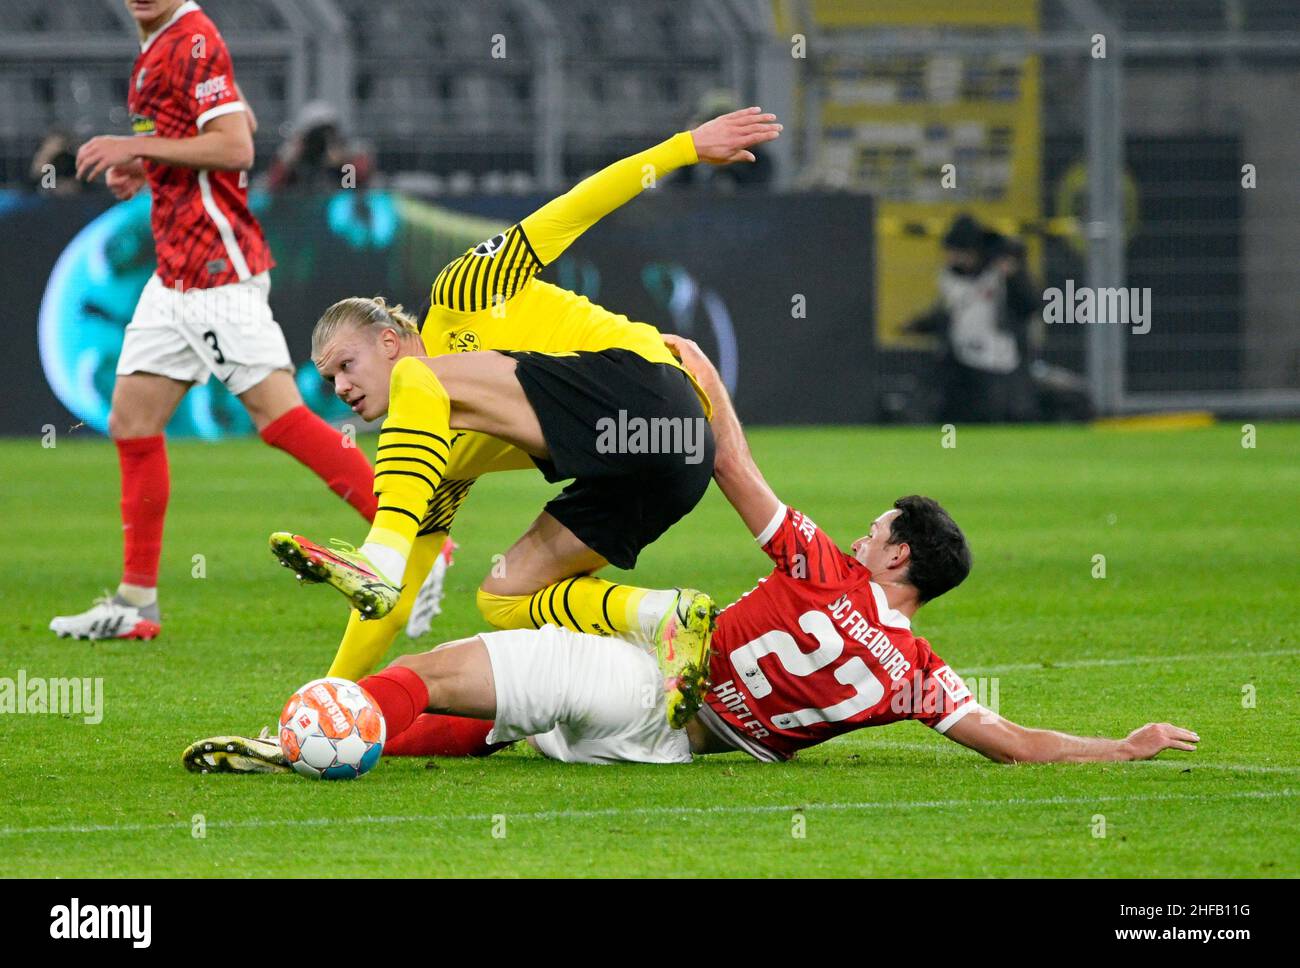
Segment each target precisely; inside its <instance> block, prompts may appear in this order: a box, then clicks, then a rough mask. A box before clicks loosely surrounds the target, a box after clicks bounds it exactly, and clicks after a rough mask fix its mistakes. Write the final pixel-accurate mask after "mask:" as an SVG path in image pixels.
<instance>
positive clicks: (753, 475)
mask: <svg viewBox="0 0 1300 968" xmlns="http://www.w3.org/2000/svg"><path fill="white" fill-rule="evenodd" d="M663 340H664V343H666V344H667V346H668V348H669V349H670V350H671V351H672V353H673V355H674V356H676V357H677V358H678V359H679V360H681V361H682V365H683V366H685V367H686V369H688V370H690V371H691V374H692V375H693V376H694V377H695V379H696V380H697V381H699V384H700V387H701V388H702V389H703V390H704V392H705V393H706V394H708V396H709V401H710V402H711V403H712V404H713V419H712V421H711V423H712V425H713V438H714V441H715V442H716V451H715V456H714V459H713V479H714V480H715V481H717V482H718V488H719V489H720V490H721V491H722V493H723V494H724V495H725V496H726V498H727V500H728V501H730V502H731V506H732V507H734V508H735V509H736V513H737V514H739V515H740V517H741V519H742V520H743V521H744V522H745V524H746V526H747V527H748V528H749V532H750V534H752V535H754V536H755V537H757V536H758V535H760V534H762V533H763V531H764V530H765V529H766V528H767V526H768V525H769V524H771V523H772V517H773V515H775V514H776V512H777V511H778V510H779V509H780V507H781V501H780V499H779V498H778V497H777V496H776V493H775V492H774V491H773V490H772V488H771V487H770V486H769V485H768V483H767V481H766V479H764V477H763V473H762V471H760V470H759V469H758V465H757V464H756V463H754V455H753V454H751V453H750V452H749V442H748V441H747V440H745V431H744V430H743V429H742V428H741V426H740V418H738V417H737V416H736V408H735V407H733V406H732V405H731V396H730V394H728V393H727V387H726V385H725V384H724V383H723V382H722V377H721V375H719V373H718V370H717V368H716V367H715V366H714V365H713V363H712V362H711V361H710V360H709V358H708V357H707V356H705V355H704V351H703V350H701V349H700V348H699V346H697V345H696V344H695V342H694V340H689V339H684V338H683V337H681V336H673V335H665V336H664V338H663Z"/></svg>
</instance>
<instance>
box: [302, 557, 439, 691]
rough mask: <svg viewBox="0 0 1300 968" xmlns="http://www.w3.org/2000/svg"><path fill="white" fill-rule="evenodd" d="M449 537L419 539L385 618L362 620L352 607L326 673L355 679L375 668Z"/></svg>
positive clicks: (401, 625)
mask: <svg viewBox="0 0 1300 968" xmlns="http://www.w3.org/2000/svg"><path fill="white" fill-rule="evenodd" d="M446 538H447V535H446V534H443V533H441V532H440V533H438V534H430V535H425V536H424V537H423V538H418V539H416V542H415V544H414V545H413V546H412V547H411V554H410V557H409V558H408V559H407V562H406V574H405V575H404V576H403V581H402V594H401V596H400V597H399V598H398V599H397V604H396V605H395V606H393V610H392V611H391V612H389V613H388V614H387V615H385V616H384V617H383V618H377V619H370V620H369V621H365V622H363V621H361V615H360V613H359V612H357V610H356V609H353V610H352V614H351V615H350V616H348V627H347V631H345V632H344V633H343V641H342V642H340V643H339V650H338V653H337V654H336V655H335V656H334V661H333V663H331V665H330V671H329V672H328V673H326V675H331V676H338V677H340V678H342V679H351V680H352V681H353V682H356V681H357V680H358V679H361V678H363V677H364V676H368V675H369V674H370V673H371V672H373V671H374V668H375V666H377V665H378V664H379V662H380V660H381V659H383V657H384V655H385V653H387V652H388V650H389V648H390V647H391V646H392V644H393V639H395V638H396V637H397V633H398V632H400V631H401V630H402V627H403V626H404V625H405V624H406V620H407V618H408V617H409V616H410V614H411V606H412V605H413V604H414V603H415V596H416V595H417V594H419V591H420V586H421V585H423V584H424V579H425V578H427V577H428V576H429V569H431V568H432V567H433V563H434V561H436V560H437V558H438V553H439V552H440V551H442V543H443V542H444V541H445V540H446Z"/></svg>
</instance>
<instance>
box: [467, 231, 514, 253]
mask: <svg viewBox="0 0 1300 968" xmlns="http://www.w3.org/2000/svg"><path fill="white" fill-rule="evenodd" d="M505 244H506V234H505V233H504V232H502V233H500V234H499V235H494V236H492V238H490V239H488V240H487V241H485V242H480V243H479V244H478V245H476V246H474V254H475V255H485V256H487V257H488V258H492V257H493V256H495V255H496V254H497V253H498V252H500V251H501V246H503V245H505Z"/></svg>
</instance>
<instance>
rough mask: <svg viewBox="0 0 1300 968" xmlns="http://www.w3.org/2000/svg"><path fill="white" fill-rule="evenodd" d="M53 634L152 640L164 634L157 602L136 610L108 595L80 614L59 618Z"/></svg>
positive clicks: (62, 636) (64, 636) (52, 624)
mask: <svg viewBox="0 0 1300 968" xmlns="http://www.w3.org/2000/svg"><path fill="white" fill-rule="evenodd" d="M50 631H51V632H53V633H55V634H56V635H58V636H59V638H61V639H66V638H74V639H152V638H154V637H155V636H157V635H158V633H159V632H161V631H162V620H161V619H160V618H159V614H158V603H157V602H154V603H153V604H152V605H144V606H141V607H137V606H135V605H128V604H127V603H126V602H125V601H123V600H122V599H121V598H119V597H118V596H116V595H107V594H105V595H104V596H103V597H101V598H97V599H95V604H94V605H93V606H91V607H90V608H89V609H87V610H86V611H84V612H82V613H81V614H79V615H60V616H58V617H57V618H55V619H54V620H53V621H51V622H50Z"/></svg>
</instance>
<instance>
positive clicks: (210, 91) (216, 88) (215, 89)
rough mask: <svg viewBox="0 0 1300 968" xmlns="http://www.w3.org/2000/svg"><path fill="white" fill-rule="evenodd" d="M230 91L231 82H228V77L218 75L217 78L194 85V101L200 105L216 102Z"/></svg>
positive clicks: (210, 78)
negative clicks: (205, 102)
mask: <svg viewBox="0 0 1300 968" xmlns="http://www.w3.org/2000/svg"><path fill="white" fill-rule="evenodd" d="M229 89H230V82H229V81H227V80H226V75H225V74H218V75H217V76H216V77H209V78H208V79H207V80H206V81H199V83H197V84H195V85H194V100H196V101H198V102H200V103H202V102H204V101H215V100H216V99H217V98H219V97H221V95H223V94H225V93H226V91H228V90H229Z"/></svg>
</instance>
